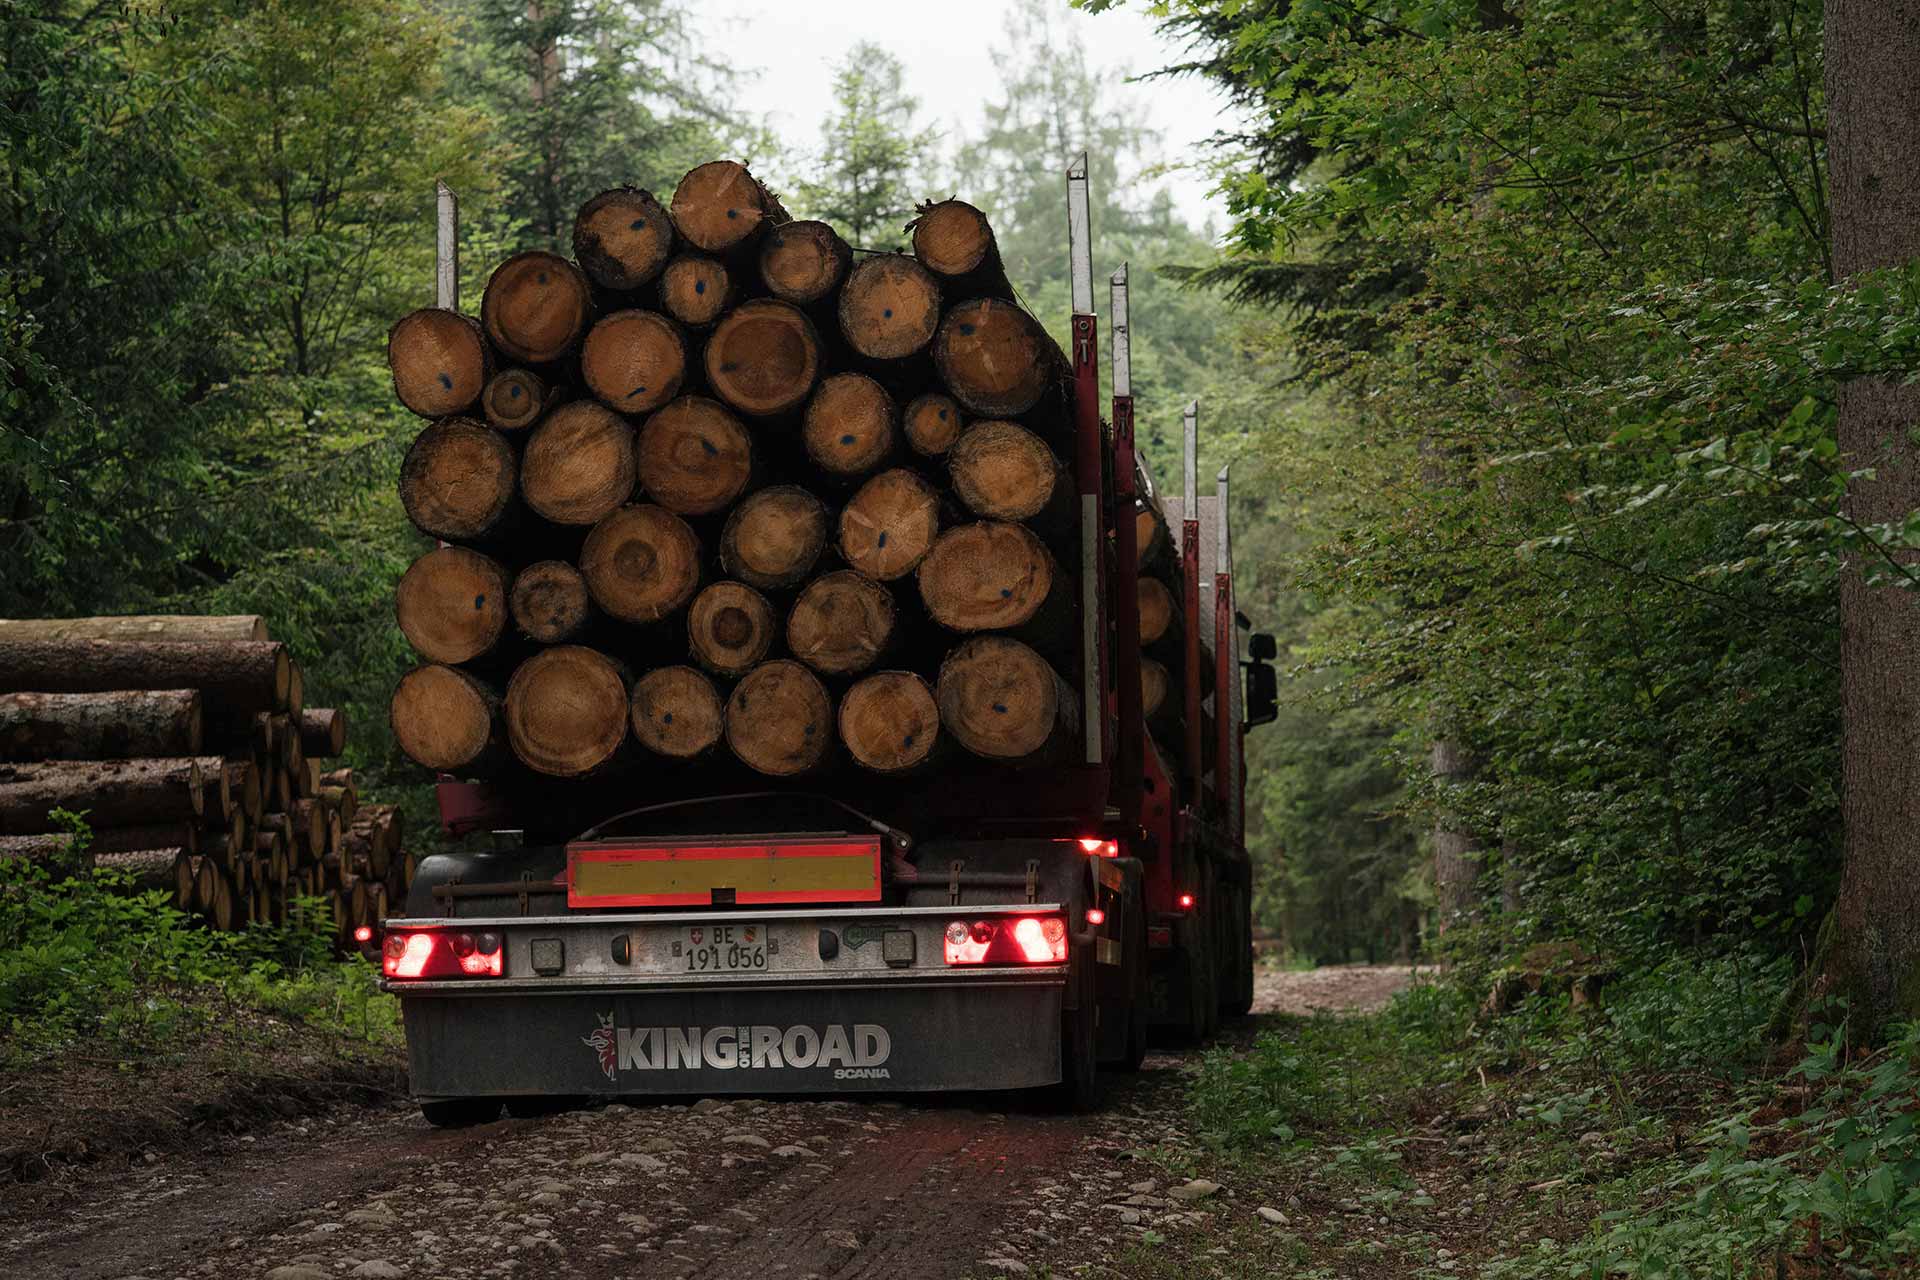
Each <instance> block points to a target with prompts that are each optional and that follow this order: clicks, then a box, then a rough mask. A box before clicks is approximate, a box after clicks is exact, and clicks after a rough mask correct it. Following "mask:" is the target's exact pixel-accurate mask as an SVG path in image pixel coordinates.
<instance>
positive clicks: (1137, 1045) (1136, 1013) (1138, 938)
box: [1115, 904, 1148, 1071]
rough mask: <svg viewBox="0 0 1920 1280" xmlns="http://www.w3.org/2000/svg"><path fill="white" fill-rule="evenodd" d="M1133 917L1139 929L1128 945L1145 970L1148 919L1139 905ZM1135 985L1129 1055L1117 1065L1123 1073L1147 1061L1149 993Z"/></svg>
mask: <svg viewBox="0 0 1920 1280" xmlns="http://www.w3.org/2000/svg"><path fill="white" fill-rule="evenodd" d="M1133 917H1134V919H1135V921H1136V922H1137V923H1138V926H1139V927H1138V928H1136V929H1135V930H1134V937H1133V941H1132V942H1130V943H1128V944H1127V945H1128V946H1129V947H1131V948H1132V949H1133V958H1132V963H1133V965H1135V966H1138V967H1139V969H1142V970H1144V969H1145V968H1146V965H1147V918H1146V915H1145V913H1144V912H1142V911H1141V910H1140V909H1139V907H1138V904H1135V910H1134V912H1133ZM1132 971H1133V970H1131V969H1130V970H1129V972H1132ZM1134 985H1135V990H1134V991H1133V993H1132V995H1131V997H1130V998H1129V999H1128V1001H1127V1055H1126V1057H1124V1058H1122V1059H1120V1061H1119V1062H1118V1063H1116V1064H1115V1065H1116V1066H1117V1067H1119V1069H1120V1070H1122V1071H1138V1070H1139V1069H1140V1064H1141V1063H1143V1062H1145V1061H1146V1060H1147V1030H1148V1027H1147V1021H1148V1014H1147V993H1146V990H1145V984H1144V983H1135V984H1134Z"/></svg>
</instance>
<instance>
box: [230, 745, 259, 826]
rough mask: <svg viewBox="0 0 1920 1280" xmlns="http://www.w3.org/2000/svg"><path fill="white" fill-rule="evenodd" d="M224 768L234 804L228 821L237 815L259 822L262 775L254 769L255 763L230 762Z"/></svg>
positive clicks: (249, 761)
mask: <svg viewBox="0 0 1920 1280" xmlns="http://www.w3.org/2000/svg"><path fill="white" fill-rule="evenodd" d="M222 767H223V768H224V769H225V771H226V775H227V795H228V796H229V797H231V798H232V802H233V803H232V805H231V808H230V812H229V814H228V820H229V821H231V820H232V818H233V817H234V816H236V815H237V816H239V817H241V818H244V819H246V820H247V821H248V822H258V821H259V820H260V814H261V812H262V806H261V800H262V796H261V792H260V773H259V771H258V770H257V769H255V768H254V767H253V761H251V760H228V761H226V762H225V763H224V765H223V766H222Z"/></svg>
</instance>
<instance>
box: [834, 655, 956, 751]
mask: <svg viewBox="0 0 1920 1280" xmlns="http://www.w3.org/2000/svg"><path fill="white" fill-rule="evenodd" d="M839 727H840V740H841V741H842V742H844V743H845V744H846V746H847V751H848V753H849V754H851V755H852V756H853V758H854V761H855V763H857V764H859V765H860V766H861V767H863V768H866V769H871V770H873V771H874V772H875V773H887V774H899V773H909V772H912V771H913V770H915V769H919V768H921V767H922V766H924V765H925V764H927V762H928V761H930V760H931V759H932V758H933V750H934V747H935V746H936V745H938V743H939V740H940V709H939V706H938V704H937V703H936V702H935V701H934V696H933V690H932V689H930V688H929V687H928V686H927V682H926V681H925V680H923V679H921V678H920V677H919V676H918V675H915V674H914V673H913V672H911V671H879V672H875V673H874V674H873V675H870V676H867V677H865V678H864V679H862V680H860V681H858V682H857V683H855V684H854V686H853V687H852V688H851V689H849V690H847V695H846V697H844V698H842V699H841V700H840V719H839Z"/></svg>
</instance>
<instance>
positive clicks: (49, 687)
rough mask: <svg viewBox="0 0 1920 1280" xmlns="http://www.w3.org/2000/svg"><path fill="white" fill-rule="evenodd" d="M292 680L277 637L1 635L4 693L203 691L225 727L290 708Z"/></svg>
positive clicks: (208, 711)
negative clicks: (159, 639)
mask: <svg viewBox="0 0 1920 1280" xmlns="http://www.w3.org/2000/svg"><path fill="white" fill-rule="evenodd" d="M292 677H293V669H292V665H291V664H290V663H289V662H288V660H287V651H286V647H285V646H284V645H281V644H277V643H275V642H273V641H271V640H184V641H180V642H178V643H173V642H164V643H149V642H146V641H136V640H75V641H60V640H0V693H108V692H113V691H115V690H123V689H145V690H154V689H197V690H199V692H200V695H201V711H202V716H203V718H204V719H205V720H206V721H207V722H208V724H209V725H210V726H218V727H219V728H220V729H221V730H222V731H223V732H224V731H228V730H231V731H233V732H236V733H244V732H245V731H246V727H247V726H248V725H249V724H250V723H251V721H252V719H253V715H254V713H255V712H257V711H278V710H282V709H284V708H285V707H286V705H287V697H288V692H289V689H290V688H291V684H292Z"/></svg>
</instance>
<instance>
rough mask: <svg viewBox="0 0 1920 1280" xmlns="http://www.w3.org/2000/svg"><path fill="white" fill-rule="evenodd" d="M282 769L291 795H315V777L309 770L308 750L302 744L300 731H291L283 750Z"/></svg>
mask: <svg viewBox="0 0 1920 1280" xmlns="http://www.w3.org/2000/svg"><path fill="white" fill-rule="evenodd" d="M280 758H281V767H282V768H283V769H284V770H285V771H286V774H287V784H288V787H289V788H290V791H289V794H291V795H296V796H306V795H312V794H313V786H312V778H313V775H312V773H311V771H310V770H308V768H307V749H306V747H305V746H304V745H302V744H301V742H300V731H299V730H298V729H289V730H288V731H287V740H286V745H285V747H284V748H283V749H282V750H281V753H280Z"/></svg>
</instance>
